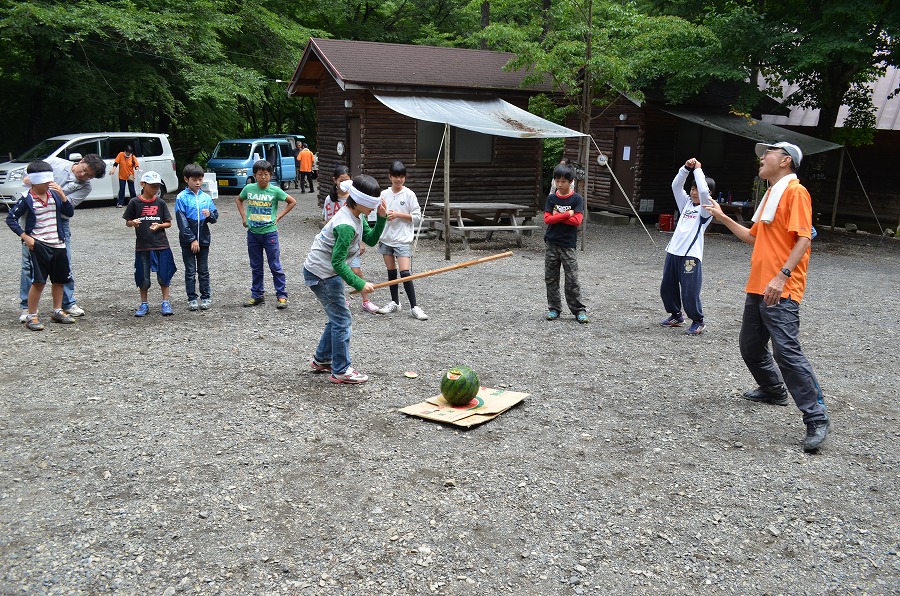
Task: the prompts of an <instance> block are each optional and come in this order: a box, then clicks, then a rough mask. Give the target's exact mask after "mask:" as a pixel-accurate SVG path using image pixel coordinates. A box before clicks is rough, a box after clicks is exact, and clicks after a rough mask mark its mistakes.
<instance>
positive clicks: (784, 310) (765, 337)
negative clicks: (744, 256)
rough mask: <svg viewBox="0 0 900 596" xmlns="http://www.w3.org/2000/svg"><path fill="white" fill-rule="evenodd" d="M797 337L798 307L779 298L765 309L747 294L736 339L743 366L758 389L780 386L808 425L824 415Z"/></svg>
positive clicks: (819, 392)
mask: <svg viewBox="0 0 900 596" xmlns="http://www.w3.org/2000/svg"><path fill="white" fill-rule="evenodd" d="M799 334H800V304H798V303H797V302H795V301H793V300H791V299H790V298H781V299H780V300H779V301H778V304H775V305H773V306H768V305H767V304H766V303H765V302H764V301H763V297H762V295H760V294H747V299H746V301H745V302H744V318H743V320H742V321H741V337H740V346H741V356H742V357H743V359H744V363H745V364H746V365H747V368H748V369H750V374H751V375H753V379H754V380H755V381H756V384H757V385H759V386H760V387H768V386H771V385H781V383H782V382H784V384H785V385H787V388H788V391H790V392H791V397H793V398H794V403H796V404H797V407H798V408H799V409H800V411H801V412H803V422H804V424H808V423H810V422H814V421H817V420H825V419H827V418H828V415H827V414H826V412H825V400H824V398H823V397H822V388H821V387H819V380H818V379H816V375H815V373H814V372H813V369H812V365H811V364H810V363H809V360H807V359H806V356H805V355H804V354H803V351H802V350H801V349H800V341H799V339H798V336H799ZM769 340H771V341H772V351H771V352H769V347H768V344H769Z"/></svg>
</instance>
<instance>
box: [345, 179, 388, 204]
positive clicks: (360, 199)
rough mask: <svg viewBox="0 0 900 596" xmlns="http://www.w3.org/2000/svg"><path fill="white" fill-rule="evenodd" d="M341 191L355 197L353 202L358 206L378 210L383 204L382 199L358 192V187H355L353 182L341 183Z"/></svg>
mask: <svg viewBox="0 0 900 596" xmlns="http://www.w3.org/2000/svg"><path fill="white" fill-rule="evenodd" d="M341 190H342V191H344V192H349V193H350V196H351V197H353V200H354V201H355V202H356V204H357V205H362V206H363V207H368V208H369V209H377V208H378V206H379V205H380V204H381V197H373V196H371V195H367V194H366V193H364V192H362V191H360V190H357V189H356V187H355V186H353V182H352V181H350V180H344V181H343V182H341Z"/></svg>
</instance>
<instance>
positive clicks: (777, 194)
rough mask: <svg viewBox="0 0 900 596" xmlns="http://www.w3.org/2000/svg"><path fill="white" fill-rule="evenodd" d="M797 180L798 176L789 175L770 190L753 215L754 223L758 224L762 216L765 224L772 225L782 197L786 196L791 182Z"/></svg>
mask: <svg viewBox="0 0 900 596" xmlns="http://www.w3.org/2000/svg"><path fill="white" fill-rule="evenodd" d="M796 179H797V174H788V175H787V176H785V177H784V178H782V179H781V180H779V181H778V182H776V183H775V184H773V185H772V186H771V188H769V191H768V192H767V193H766V196H765V197H763V200H762V202H761V203H760V204H759V207H757V208H756V213H754V214H753V223H756V222H758V221H759V220H760V216H762V220H763V223H767V224H770V223H772V220H773V219H775V210H776V209H778V203H779V202H781V195H783V194H784V191H785V189H786V188H787V187H788V184H789V183H790V181H791V180H796Z"/></svg>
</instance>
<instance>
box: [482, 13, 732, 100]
mask: <svg viewBox="0 0 900 596" xmlns="http://www.w3.org/2000/svg"><path fill="white" fill-rule="evenodd" d="M587 23H588V12H587V2H572V1H567V2H555V3H552V4H551V5H550V10H549V12H548V13H541V12H539V11H531V12H528V11H522V12H521V13H517V14H516V15H515V17H514V20H513V22H512V24H510V23H509V22H503V23H498V22H495V23H494V24H492V25H491V26H490V27H488V28H487V30H485V31H484V32H483V37H484V38H485V39H487V40H488V41H489V43H490V44H491V47H492V48H495V49H503V50H508V51H511V52H514V53H515V54H516V56H517V58H516V59H515V60H514V61H513V63H512V64H511V65H510V67H511V68H529V69H531V74H530V76H529V77H528V80H527V82H528V83H535V82H539V81H542V80H545V77H549V78H550V81H551V82H552V85H553V88H554V90H555V91H557V92H560V93H562V94H563V95H565V96H566V97H567V98H568V103H569V104H570V105H572V106H578V105H582V101H583V81H584V76H585V72H586V71H587V72H588V73H590V76H591V80H592V86H591V89H590V93H591V96H592V100H591V103H592V104H593V105H603V104H604V103H606V102H608V101H609V100H610V98H611V97H614V96H615V95H616V94H618V93H622V94H625V95H627V96H629V97H632V98H634V99H641V98H643V94H644V90H645V89H648V88H650V87H652V86H659V87H660V88H661V89H662V90H663V92H664V93H665V95H666V97H667V99H669V100H670V101H673V102H677V101H681V100H682V99H684V98H686V97H689V96H690V95H693V94H695V93H696V92H697V91H699V90H700V89H701V88H702V87H703V85H704V84H705V83H706V81H707V80H708V78H709V70H710V69H709V68H707V66H706V65H707V64H710V65H714V64H715V65H717V66H718V63H717V62H716V61H715V56H716V54H717V53H718V52H719V51H720V44H719V40H718V39H717V38H716V36H715V35H714V34H712V32H711V31H709V30H708V29H707V28H705V27H703V26H698V25H696V24H693V23H691V22H688V21H686V20H684V19H682V18H678V17H673V16H666V15H659V16H653V15H648V14H645V13H643V12H641V11H639V10H638V9H637V7H636V5H634V4H632V3H628V2H626V3H619V2H612V1H595V2H594V3H593V26H592V27H591V28H590V31H589V28H588V26H587ZM588 33H590V40H591V43H590V59H587V53H588V52H587V50H588V47H587V39H588ZM719 68H720V69H721V67H720V66H719ZM728 75H729V76H730V77H731V78H736V77H738V76H739V72H737V71H730V72H729V73H728ZM723 76H724V75H723Z"/></svg>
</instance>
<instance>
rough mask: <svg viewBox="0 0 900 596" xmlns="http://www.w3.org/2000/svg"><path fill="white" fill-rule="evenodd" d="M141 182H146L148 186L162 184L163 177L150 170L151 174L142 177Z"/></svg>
mask: <svg viewBox="0 0 900 596" xmlns="http://www.w3.org/2000/svg"><path fill="white" fill-rule="evenodd" d="M141 182H146V183H147V184H162V177H161V176H160V175H159V174H157V173H156V172H154V171H153V170H150V171H149V172H144V175H143V176H141Z"/></svg>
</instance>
